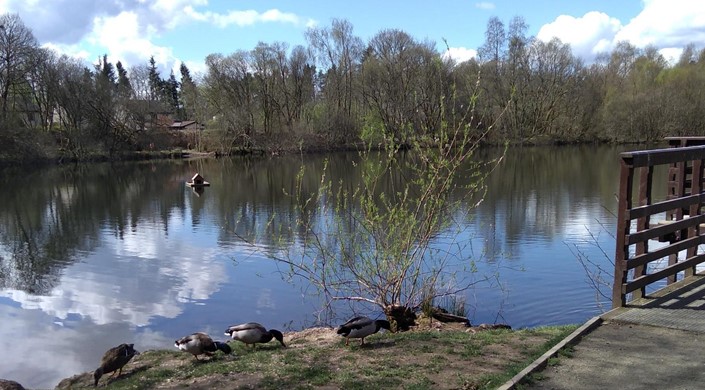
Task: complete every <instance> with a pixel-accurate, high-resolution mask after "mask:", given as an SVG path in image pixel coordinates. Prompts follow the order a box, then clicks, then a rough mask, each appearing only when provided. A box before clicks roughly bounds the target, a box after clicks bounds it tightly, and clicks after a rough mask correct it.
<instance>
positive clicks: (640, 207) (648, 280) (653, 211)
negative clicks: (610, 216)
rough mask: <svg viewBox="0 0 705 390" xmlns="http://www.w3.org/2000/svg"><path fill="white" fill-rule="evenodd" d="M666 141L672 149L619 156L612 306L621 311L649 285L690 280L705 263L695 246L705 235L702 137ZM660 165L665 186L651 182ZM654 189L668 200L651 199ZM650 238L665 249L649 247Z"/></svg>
mask: <svg viewBox="0 0 705 390" xmlns="http://www.w3.org/2000/svg"><path fill="white" fill-rule="evenodd" d="M668 141H669V144H670V145H671V146H672V147H671V148H667V149H653V150H640V151H633V152H625V153H621V154H620V184H619V196H618V203H619V205H618V211H617V236H616V241H617V246H616V249H615V274H614V285H613V290H612V306H613V307H619V306H625V305H626V304H627V297H628V294H632V296H631V298H632V299H636V298H639V297H642V296H645V295H646V288H647V287H648V286H649V285H651V284H652V283H655V282H659V281H661V280H664V279H666V280H667V283H672V282H674V281H676V277H677V274H678V273H679V272H682V271H685V275H686V276H690V275H693V274H694V273H695V269H696V266H697V265H698V264H701V263H703V262H705V255H704V254H699V253H698V245H701V244H705V233H704V234H703V235H701V233H700V232H701V231H705V228H703V227H705V212H703V205H704V204H705V192H703V167H704V166H705V165H704V164H703V162H704V161H705V137H681V138H677V137H672V138H669V139H668ZM691 144H695V145H698V146H689V145H691ZM659 165H665V166H668V169H669V171H668V172H669V174H668V176H669V177H668V178H667V180H666V181H665V183H664V181H660V180H654V168H655V167H656V166H659ZM654 185H666V186H667V189H668V194H667V196H666V199H663V200H658V201H657V200H655V199H654V198H653V196H652V189H653V186H654ZM635 190H636V191H635ZM635 192H636V193H635ZM634 196H636V201H635V200H634V199H633V197H634ZM663 213H665V215H666V217H665V218H664V217H663ZM656 218H659V219H660V220H664V219H665V221H656ZM701 225H702V226H703V227H701ZM654 239H658V240H659V241H667V242H668V243H669V244H668V245H666V246H661V247H659V248H651V247H650V245H649V244H650V241H651V240H654ZM651 246H652V247H653V245H651ZM682 251H686V253H687V254H686V258H685V259H684V260H680V259H679V258H678V254H679V253H680V252H682ZM664 259H667V260H668V262H667V265H665V266H661V265H660V266H658V267H649V265H651V264H653V263H658V264H664ZM654 268H657V269H654Z"/></svg>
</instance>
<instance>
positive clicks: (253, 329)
mask: <svg viewBox="0 0 705 390" xmlns="http://www.w3.org/2000/svg"><path fill="white" fill-rule="evenodd" d="M225 335H226V336H230V338H232V339H233V340H238V341H242V342H243V343H245V345H250V344H252V348H253V349H254V348H255V346H256V343H268V342H270V341H271V340H272V338H275V339H277V340H278V341H279V343H280V344H281V345H282V346H283V347H284V348H286V344H284V335H282V332H280V331H278V330H276V329H270V330H267V329H266V328H265V327H264V326H262V325H260V324H258V323H256V322H248V323H246V324H240V325H233V326H231V327H229V328H228V329H226V330H225Z"/></svg>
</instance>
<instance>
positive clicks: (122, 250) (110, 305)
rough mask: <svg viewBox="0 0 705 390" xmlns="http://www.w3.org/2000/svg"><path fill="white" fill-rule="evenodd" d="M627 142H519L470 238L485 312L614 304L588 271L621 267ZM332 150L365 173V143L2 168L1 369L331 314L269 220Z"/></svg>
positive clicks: (54, 375)
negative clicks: (281, 248)
mask: <svg viewBox="0 0 705 390" xmlns="http://www.w3.org/2000/svg"><path fill="white" fill-rule="evenodd" d="M622 150H625V148H623V147H621V148H615V147H606V146H594V147H593V146H589V147H585V146H582V147H561V148H556V147H531V148H513V149H510V150H509V152H508V153H507V156H506V159H505V161H504V162H503V163H502V165H501V166H500V167H499V168H498V169H497V170H496V171H495V172H493V173H492V175H491V177H490V178H489V181H488V185H489V187H488V192H487V195H486V197H485V200H484V202H482V203H481V204H480V206H479V207H478V208H477V209H476V210H473V211H472V212H471V215H472V217H473V218H468V219H467V220H466V221H463V224H464V225H465V229H464V230H463V233H462V234H461V236H460V237H459V238H457V241H458V242H462V243H464V244H465V245H463V247H464V250H463V255H464V256H466V257H468V258H472V259H473V260H475V261H476V263H477V266H478V273H477V275H478V276H486V275H490V276H495V277H494V278H493V282H492V283H481V284H479V285H477V286H476V287H475V288H473V289H471V290H469V291H468V293H467V296H466V297H465V299H466V306H467V310H468V315H469V318H470V319H471V321H472V322H473V323H494V322H503V323H508V324H510V325H511V326H513V327H514V328H521V327H534V326H539V325H553V324H570V323H580V322H583V321H585V320H587V319H589V318H591V317H592V316H595V315H596V314H599V313H600V312H601V310H606V309H609V305H610V304H609V302H607V300H606V299H604V298H603V297H601V296H600V295H599V294H598V293H597V290H596V289H595V288H594V287H593V286H592V284H591V283H590V280H591V278H589V277H588V272H590V273H598V276H601V277H604V278H605V280H606V281H607V282H608V283H611V281H612V280H611V272H612V267H613V266H612V264H611V261H612V258H613V256H614V245H615V244H614V240H613V238H612V235H613V234H614V232H615V223H616V217H615V216H614V213H615V210H616V198H615V193H616V192H617V188H618V172H619V169H618V167H619V165H618V154H619V152H620V151H622ZM486 153H487V154H489V155H492V154H493V153H495V151H486ZM326 158H328V159H329V161H330V167H331V169H332V171H331V172H332V173H333V175H338V176H339V177H340V178H342V179H346V180H347V179H349V180H355V178H356V177H359V171H358V169H359V168H358V166H357V165H355V164H354V162H355V161H356V160H357V155H356V154H354V153H341V154H332V155H327V156H323V155H306V156H285V157H280V158H272V159H266V158H265V159H201V160H190V161H160V162H151V161H150V162H129V163H115V164H98V165H85V166H63V167H51V168H42V169H35V170H27V169H18V168H13V169H6V170H4V171H2V176H1V178H0V181H1V183H0V184H1V185H0V318H2V322H0V348H1V349H0V350H2V351H3V352H4V356H5V358H4V359H3V363H2V364H0V378H6V379H13V380H16V381H19V382H20V383H22V384H23V385H25V386H27V387H53V386H55V385H56V384H57V383H58V381H59V380H60V379H62V378H64V377H67V376H71V375H74V374H77V373H80V372H83V371H87V370H94V369H95V368H97V366H98V363H99V361H100V358H101V356H102V354H103V353H104V352H105V351H106V350H107V349H108V348H110V347H113V346H115V345H117V344H120V343H123V342H131V343H135V346H136V348H137V349H138V350H141V351H143V350H146V349H151V348H173V340H174V339H176V338H178V337H181V336H184V335H186V334H190V333H192V332H194V331H205V332H209V333H211V334H213V335H215V336H216V337H218V338H220V339H224V337H225V336H221V335H222V333H223V330H224V329H225V328H226V327H227V326H228V325H231V324H236V323H241V322H247V321H257V322H261V323H263V324H265V326H268V327H270V328H278V329H281V330H290V329H291V330H296V329H300V328H303V327H306V326H310V325H314V324H316V321H317V319H316V315H315V314H316V313H317V312H318V309H319V308H320V301H319V299H318V298H317V297H316V296H315V295H314V294H313V292H312V289H307V288H306V286H305V284H304V283H303V282H299V283H296V284H294V285H292V284H290V283H288V282H286V281H285V280H284V279H283V277H282V275H281V274H280V273H279V272H278V268H277V265H276V264H275V263H273V262H272V261H271V260H268V259H267V257H266V256H265V255H264V253H266V252H267V251H268V250H276V248H275V247H274V245H275V243H276V242H277V239H275V238H272V237H270V236H269V235H268V234H269V230H268V228H267V226H268V222H269V220H270V218H271V217H272V216H273V215H274V216H275V224H290V223H291V221H292V220H293V218H295V215H293V213H294V210H293V201H292V199H291V198H290V197H289V196H287V195H285V194H284V191H283V190H284V189H286V190H291V189H292V188H293V186H294V182H295V176H296V174H297V173H298V172H299V169H300V167H301V165H302V164H303V165H305V166H306V170H307V172H310V173H312V180H310V181H308V182H307V184H306V185H307V186H308V187H307V188H308V189H309V190H312V191H313V190H315V186H316V185H317V183H318V180H317V178H316V175H317V172H320V170H321V168H322V166H323V163H324V159H326ZM195 172H200V173H201V174H202V175H203V176H204V177H205V178H206V180H208V181H210V182H211V183H212V186H211V187H208V188H206V189H205V191H204V193H203V194H201V195H200V196H199V195H198V194H196V193H194V192H193V191H192V189H190V188H188V187H186V186H185V185H184V182H185V181H186V180H188V179H189V178H190V177H191V176H192V175H193V174H194V173H195ZM238 237H245V238H247V239H249V240H253V241H256V242H257V243H258V244H257V245H258V247H259V248H260V249H262V250H260V251H253V250H252V248H251V247H250V246H248V245H245V244H244V243H243V242H242V240H241V239H240V238H238ZM290 239H291V240H295V239H296V238H295V237H290ZM603 251H604V253H603ZM581 258H582V259H583V260H584V261H583V262H581V261H579V259H581ZM585 260H588V261H585ZM583 264H585V267H584V266H583ZM598 267H603V268H604V270H605V272H606V273H605V272H603V273H600V271H599V268H598ZM602 292H603V293H604V294H606V295H607V296H609V294H610V290H609V287H606V288H604V289H603V291H602ZM337 314H338V315H339V318H334V319H332V322H334V323H335V322H336V321H339V320H340V318H345V317H346V316H347V315H349V314H350V312H349V311H348V310H347V308H339V312H337ZM47 362H50V363H49V364H47Z"/></svg>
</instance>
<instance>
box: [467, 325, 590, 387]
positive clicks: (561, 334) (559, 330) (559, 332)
mask: <svg viewBox="0 0 705 390" xmlns="http://www.w3.org/2000/svg"><path fill="white" fill-rule="evenodd" d="M576 328H577V325H565V326H555V327H541V328H533V329H525V330H519V331H517V332H526V333H527V334H528V335H531V336H537V335H544V336H546V335H548V336H549V337H548V340H546V341H545V342H544V343H543V344H541V345H539V346H538V347H535V348H529V349H528V353H526V354H525V358H524V359H523V360H522V361H521V362H519V363H510V364H508V365H507V366H506V367H505V370H504V372H502V373H500V374H488V375H483V376H481V377H480V378H478V381H479V382H478V383H481V384H482V386H480V387H478V389H493V388H496V387H497V386H500V385H501V384H502V383H504V382H506V381H508V380H509V379H511V378H512V377H513V376H514V375H516V374H518V373H519V371H521V370H523V369H524V367H526V366H528V365H529V364H531V362H533V361H534V360H536V359H537V358H538V357H539V356H541V355H543V354H544V353H545V352H546V351H548V350H549V349H551V348H552V347H553V346H554V345H556V344H558V343H559V342H560V341H561V340H563V339H564V338H565V337H566V336H568V335H569V334H570V333H572V332H573V331H574V330H575V329H576Z"/></svg>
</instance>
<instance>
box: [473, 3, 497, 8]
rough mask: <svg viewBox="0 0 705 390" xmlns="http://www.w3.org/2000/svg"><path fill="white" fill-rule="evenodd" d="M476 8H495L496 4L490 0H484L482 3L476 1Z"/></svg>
mask: <svg viewBox="0 0 705 390" xmlns="http://www.w3.org/2000/svg"><path fill="white" fill-rule="evenodd" d="M475 8H479V9H494V8H495V5H494V3H490V2H488V1H483V2H481V3H475Z"/></svg>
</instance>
